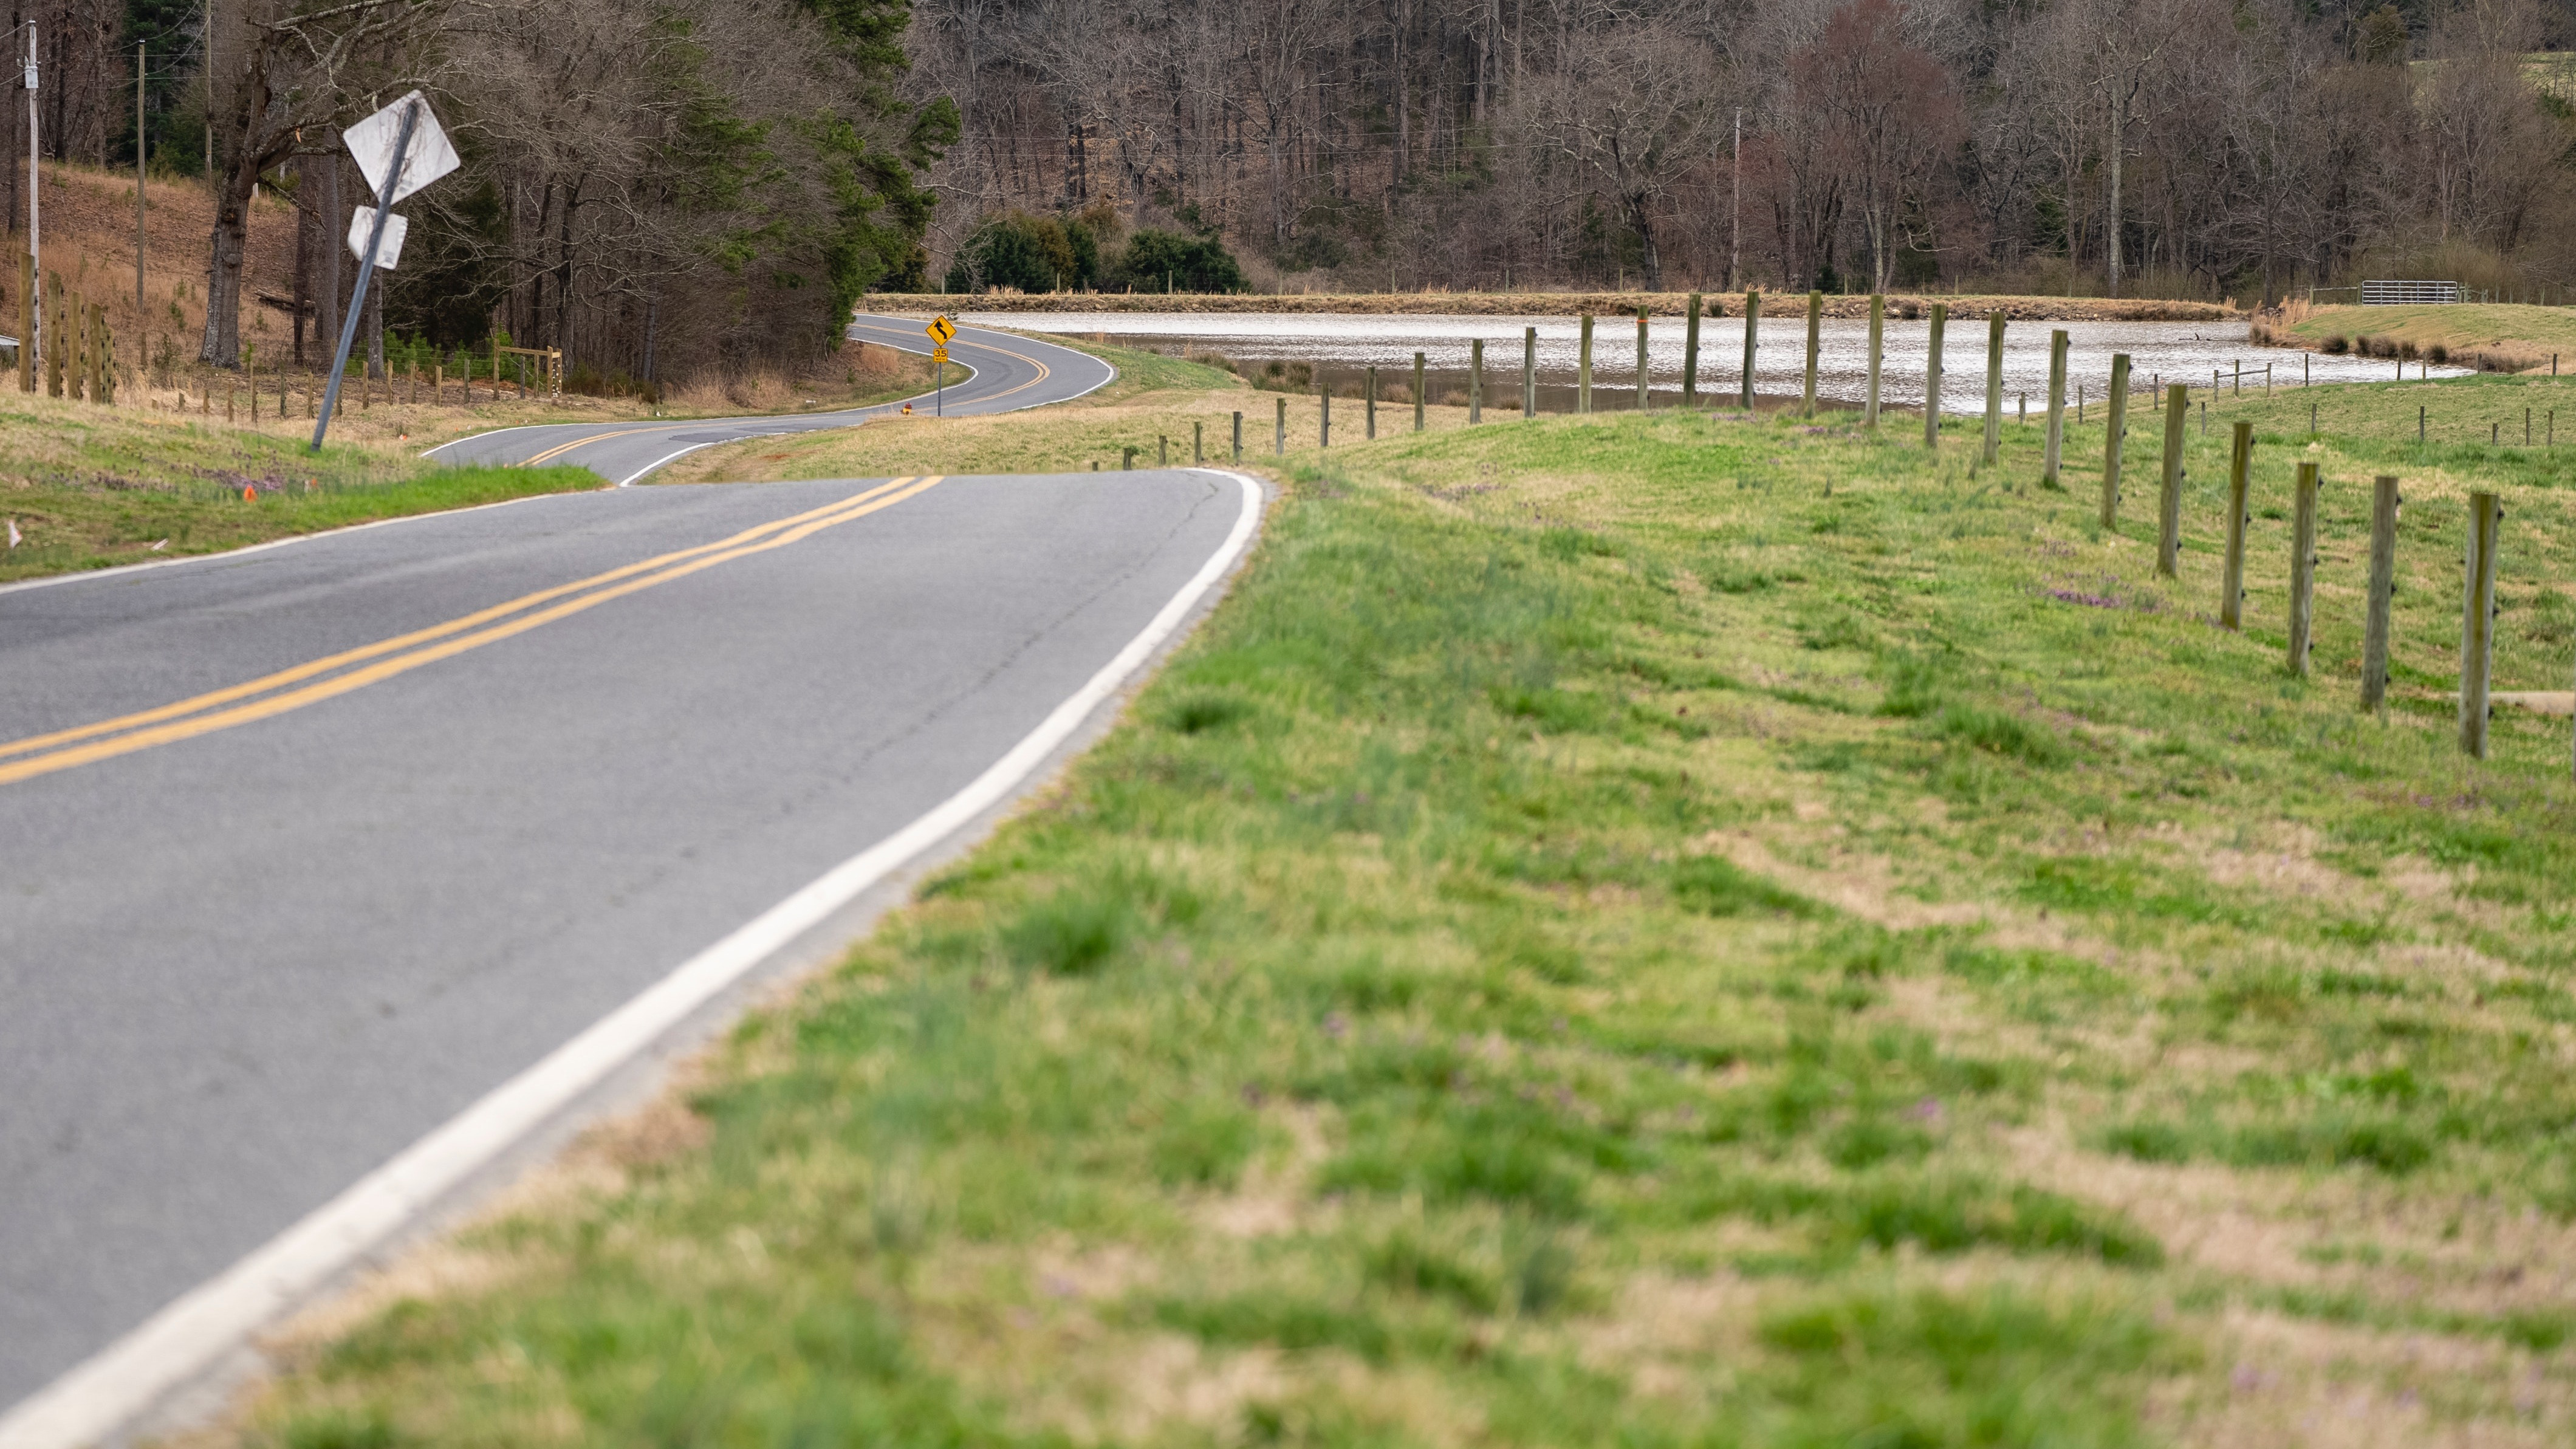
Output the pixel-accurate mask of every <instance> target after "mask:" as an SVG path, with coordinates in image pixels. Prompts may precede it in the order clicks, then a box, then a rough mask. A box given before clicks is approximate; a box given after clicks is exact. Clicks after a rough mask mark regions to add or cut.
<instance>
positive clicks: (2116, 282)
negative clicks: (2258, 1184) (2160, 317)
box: [2102, 105, 2128, 297]
mask: <svg viewBox="0 0 2576 1449" xmlns="http://www.w3.org/2000/svg"><path fill="white" fill-rule="evenodd" d="M2126 109H2128V108H2127V107H2126V106H2118V105H2115V106H2113V107H2112V108H2111V154H2110V155H2109V156H2108V157H2107V158H2105V159H2106V160H2107V161H2108V162H2109V163H2110V168H2111V210H2110V214H2109V215H2108V216H2106V217H2104V218H2103V227H2102V230H2103V245H2102V249H2103V251H2104V252H2105V253H2107V254H2108V255H2109V257H2110V284H2109V285H2110V295H2111V296H2114V297H2117V296H2119V295H2120V148H2121V147H2122V146H2123V145H2124V144H2126V143H2125V142H2124V141H2123V140H2122V138H2121V135H2120V129H2121V127H2120V122H2121V115H2120V113H2121V112H2122V111H2124V110H2126Z"/></svg>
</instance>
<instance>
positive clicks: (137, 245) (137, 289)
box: [134, 40, 143, 317]
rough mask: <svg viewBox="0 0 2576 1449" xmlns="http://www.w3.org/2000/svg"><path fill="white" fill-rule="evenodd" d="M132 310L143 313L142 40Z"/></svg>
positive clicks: (137, 60) (137, 64)
mask: <svg viewBox="0 0 2576 1449" xmlns="http://www.w3.org/2000/svg"><path fill="white" fill-rule="evenodd" d="M134 311H135V315H136V316H138V317H140V316H141V315H142V313H143V42H142V41H140V40H138V41H136V42H134Z"/></svg>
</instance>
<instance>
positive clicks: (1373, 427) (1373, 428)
mask: <svg viewBox="0 0 2576 1449" xmlns="http://www.w3.org/2000/svg"><path fill="white" fill-rule="evenodd" d="M1360 395H1361V402H1360V407H1361V408H1362V410H1363V411H1364V412H1365V413H1366V415H1367V418H1368V424H1367V427H1366V428H1365V429H1363V431H1362V437H1363V438H1365V439H1366V440H1367V441H1369V442H1375V441H1377V369H1376V368H1374V367H1371V368H1370V369H1369V370H1368V382H1367V383H1366V384H1365V385H1364V386H1363V387H1362V388H1361V389H1360Z"/></svg>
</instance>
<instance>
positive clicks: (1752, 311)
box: [1743, 287, 1762, 416]
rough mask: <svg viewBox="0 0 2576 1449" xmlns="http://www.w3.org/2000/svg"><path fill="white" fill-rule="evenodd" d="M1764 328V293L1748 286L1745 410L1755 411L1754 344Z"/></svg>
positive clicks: (1746, 292)
mask: <svg viewBox="0 0 2576 1449" xmlns="http://www.w3.org/2000/svg"><path fill="white" fill-rule="evenodd" d="M1761 330H1762V294H1761V293H1760V292H1758V291H1755V290H1754V289H1752V288H1750V287H1747V288H1746V289H1745V291H1744V397H1743V401H1744V411H1745V413H1746V415H1747V416H1750V415H1751V414H1752V412H1753V344H1754V337H1755V335H1756V334H1757V333H1759V332H1760V331H1761Z"/></svg>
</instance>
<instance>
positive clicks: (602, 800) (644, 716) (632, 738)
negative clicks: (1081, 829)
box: [0, 339, 1259, 1449]
mask: <svg viewBox="0 0 2576 1449" xmlns="http://www.w3.org/2000/svg"><path fill="white" fill-rule="evenodd" d="M871 340H874V339H871ZM975 345H977V346H985V347H995V348H999V347H1002V346H1009V347H1012V348H1013V350H1015V351H1016V350H1019V349H1018V346H1017V344H1016V342H1015V341H1013V340H1011V339H1003V341H1002V342H1000V343H985V342H983V341H981V340H980V339H979V340H978V341H977V343H976V344H975ZM961 350H963V349H961ZM1087 360H1088V359H1086V361H1087ZM990 361H991V359H990V358H989V357H987V358H986V359H985V362H986V363H987V364H990ZM1040 365H1041V366H1045V367H1046V370H1045V371H1044V372H1043V373H1038V374H1036V375H1034V376H1024V377H1023V379H1022V383H1021V384H1020V387H1021V390H1020V391H1019V392H1017V393H1013V392H1010V391H1008V390H1006V389H1004V388H1003V387H1002V386H1001V384H1002V383H1003V382H1005V381H1007V380H1008V378H1007V375H1002V376H997V374H1003V372H1004V370H1003V369H1002V368H1001V367H999V366H995V365H987V366H985V367H984V370H983V371H982V372H981V373H979V381H981V382H987V384H988V385H987V386H986V387H985V388H984V389H983V390H982V391H980V392H978V393H977V394H975V395H974V396H973V397H972V398H971V399H970V405H980V406H985V407H988V408H989V407H1008V406H1016V405H1019V404H1020V403H1021V402H1023V401H1029V400H1034V399H1032V398H1031V397H1030V394H1033V393H1039V392H1041V391H1045V390H1048V389H1051V388H1052V389H1063V388H1071V387H1076V386H1081V385H1083V384H1084V383H1085V382H1086V381H1087V379H1083V378H1080V377H1074V378H1067V377H1066V376H1065V371H1066V370H1065V369H1063V368H1060V367H1055V366H1051V365H1046V364H1040ZM793 422H794V423H796V424H798V425H819V424H818V420H815V419H805V418H800V419H795V420H793ZM844 425H846V423H844ZM682 426H684V427H690V428H698V429H704V428H707V427H708V426H709V425H708V424H704V423H698V424H688V425H682ZM734 426H741V425H734ZM626 441H628V440H627V439H625V438H606V437H594V438H593V439H591V440H590V441H589V442H587V443H585V444H583V445H582V447H584V448H601V449H605V448H611V447H613V446H615V445H618V444H623V443H625V442H626ZM547 446H556V444H552V443H549V444H547ZM575 451H576V452H578V451H580V450H579V449H576V450H575ZM579 461H589V460H588V459H579ZM618 466H622V462H621V463H620V464H618ZM1258 516H1259V490H1258V488H1257V487H1256V485H1254V484H1253V483H1252V481H1251V480H1250V479H1247V478H1243V477H1241V476H1240V475H1236V474H1229V473H1222V472H1216V471H1213V470H1199V469H1174V470H1157V471H1149V472H1133V473H1115V474H1106V475H1104V474H1074V475H1063V476H1052V477H946V478H943V477H920V478H910V479H894V480H861V481H850V480H839V481H816V482H797V483H770V484H747V485H746V484H737V485H725V486H671V487H660V488H633V489H615V490H601V491H596V492H590V493H581V494H563V495H553V496H546V497H538V498H530V499H524V500H520V501H517V502H513V503H509V504H504V505H499V506H495V507H490V508H483V509H475V510H468V511H463V512H457V513H448V514H438V515H431V516H427V517H422V518H415V519H406V520H402V521H400V522H398V523H394V524H386V525H378V526H374V527H368V528H358V529H350V530H344V531H342V532H339V533H335V534H327V535H320V536H316V537H313V538H309V539H305V540H301V541H298V542H296V543H293V544H291V545H288V546H282V547H272V548H268V549H264V550H259V551H256V552H245V553H240V554H231V555H214V556H210V557H207V558H203V559H190V560H182V561H180V562H177V563H174V564H169V565H162V566H157V567H152V568H147V569H134V570H123V571H116V572H110V573H101V574H90V575H76V576H71V577H67V578H61V579H53V580H43V581H38V582H36V583H33V584H25V585H16V586H11V587H8V588H5V589H0V678H6V679H8V680H9V681H10V688H9V689H8V690H6V691H0V881H6V883H7V886H6V889H5V890H0V1406H10V1405H14V1406H15V1407H13V1408H11V1407H0V1446H7V1449H20V1446H46V1449H52V1446H57V1445H72V1444H78V1443H84V1442H88V1441H89V1440H90V1439H92V1438H94V1437H97V1436H98V1435H100V1434H102V1433H104V1432H107V1431H110V1430H114V1429H116V1428H118V1427H119V1426H122V1425H125V1424H127V1423H129V1422H131V1419H132V1416H133V1415H134V1414H135V1413H136V1412H137V1411H138V1410H139V1409H142V1408H144V1407H146V1406H148V1405H149V1404H150V1403H152V1402H153V1401H155V1400H156V1399H159V1398H161V1397H162V1396H164V1395H165V1394H166V1393H167V1392H169V1391H171V1390H173V1389H184V1388H186V1387H187V1386H188V1385H189V1384H190V1383H192V1382H194V1381H196V1380H197V1379H198V1378H199V1377H200V1376H201V1375H202V1374H203V1373H204V1372H205V1371H206V1370H207V1369H208V1367H209V1365H210V1364H213V1363H215V1362H216V1361H217V1360H218V1359H219V1358H220V1357H221V1356H222V1355H224V1354H226V1353H228V1352H231V1351H233V1350H234V1349H235V1348H236V1346H237V1345H238V1344H239V1343H240V1342H242V1340H243V1336H244V1334H245V1333H246V1332H247V1331H248V1330H249V1329H250V1328H251V1327H253V1326H256V1325H257V1324H259V1323H262V1322H266V1321H270V1320H273V1319H274V1318H275V1317H276V1316H277V1315H278V1314H279V1313H280V1312H281V1311H283V1310H285V1309H287V1308H289V1307H291V1306H293V1305H294V1304H295V1303H296V1302H298V1301H300V1300H303V1299H306V1298H309V1297H310V1296H311V1295H312V1294H313V1293H315V1292H317V1291H321V1290H323V1289H325V1288H326V1287H327V1286H328V1285H329V1284H330V1283H332V1282H333V1281H335V1277H336V1275H339V1274H341V1273H343V1272H344V1271H345V1270H346V1269H347V1268H348V1267H349V1266H350V1265H351V1263H352V1262H353V1261H358V1260H360V1259H362V1258H363V1255H365V1254H366V1253H368V1252H370V1251H372V1250H374V1249H376V1248H378V1247H380V1246H382V1245H383V1244H385V1243H388V1242H390V1241H394V1240H396V1239H398V1238H399V1237H400V1236H401V1235H402V1234H404V1233H406V1232H409V1231H414V1230H417V1228H418V1227H419V1226H420V1225H421V1223H423V1222H424V1221H426V1220H428V1219H429V1218H430V1217H432V1216H434V1215H435V1214H436V1213H438V1212H440V1211H444V1210H448V1209H451V1208H452V1207H453V1206H454V1204H456V1203H457V1202H459V1201H462V1200H464V1199H466V1198H468V1197H470V1196H471V1195H472V1194H473V1193H475V1192H477V1191H479V1190H482V1189H483V1188H485V1187H488V1186H489V1185H490V1183H491V1182H492V1181H493V1180H494V1179H495V1175H496V1174H498V1173H500V1172H504V1171H506V1170H507V1168H508V1165H509V1163H510V1162H512V1161H516V1160H519V1159H518V1158H513V1157H511V1156H510V1154H511V1153H512V1152H513V1151H516V1152H518V1153H520V1154H522V1155H524V1154H525V1153H526V1152H527V1151H529V1150H531V1146H530V1145H531V1144H537V1145H542V1144H543V1143H545V1142H547V1141H552V1140H559V1137H560V1133H561V1131H562V1130H563V1124H564V1123H565V1122H566V1121H568V1120H570V1119H572V1118H573V1117H575V1116H577V1115H578V1114H579V1113H581V1112H584V1111H591V1110H596V1109H597V1107H598V1105H599V1104H601V1103H602V1102H603V1101H606V1100H610V1099H613V1098H615V1097H616V1096H617V1095H619V1094H620V1093H631V1092H632V1091H633V1090H634V1089H635V1085H636V1082H637V1080H638V1078H639V1076H641V1075H642V1074H643V1073H644V1071H645V1068H644V1067H643V1066H639V1065H638V1063H639V1062H641V1063H649V1061H650V1060H651V1059H652V1058H653V1056H654V1055H655V1054H656V1053H662V1052H667V1051H669V1050H671V1049H673V1047H674V1046H675V1045H677V1044H683V1043H685V1042H687V1041H689V1040H693V1039H695V1038H696V1036H697V1034H699V1033H702V1032H703V1031H704V1030H706V1029H707V1028H708V1027H709V1025H710V1024H711V1023H713V1022H715V1021H718V1020H721V1018H722V1016H723V1014H724V1013H725V1012H726V1011H727V1010H728V1009H729V1007H730V1005H731V1003H733V1002H734V1001H737V1000H738V999H739V993H740V992H741V991H742V990H744V989H747V988H746V987H745V983H747V982H750V981H753V980H755V979H758V978H759V977H761V976H764V975H766V974H769V973H774V972H776V971H779V970H783V969H789V968H792V967H794V966H796V965H799V964H803V963H808V962H812V961H817V960H820V959H824V958H826V957H827V956H829V955H830V954H831V953H833V952H834V951H836V950H837V949H838V948H839V946H840V945H841V944H842V943H844V942H846V941H847V940H848V939H849V938H850V937H851V936H852V935H853V934H854V933H855V932H856V931H857V930H858V929H860V928H861V927H862V926H863V924H864V922H865V920H866V919H867V917H868V916H869V914H870V913H872V912H873V911H874V910H876V909H879V908H881V907H882V905H884V904H885V903H887V902H889V901H891V900H892V899H894V898H895V897H896V895H897V894H898V893H899V892H900V890H901V889H902V888H903V885H904V882H905V881H906V880H907V879H908V878H909V876H908V872H910V871H913V870H917V869H918V868H920V867H921V866H922V864H923V863H925V862H926V861H929V860H932V859H935V858H938V857H940V856H942V855H944V854H947V853H952V852H953V851H955V850H957V849H962V848H963V845H964V843H965V842H967V841H970V840H971V839H972V838H974V836H975V835H976V834H977V833H978V832H979V831H980V830H981V829H982V828H984V827H985V826H986V825H987V824H988V823H989V822H990V821H991V820H992V819H993V818H994V817H995V816H996V815H997V814H998V813H999V812H1000V811H1002V810H1004V809H1006V808H1007V807H1008V805H1009V803H1010V802H1011V800H1013V799H1015V798H1016V796H1017V794H1018V793H1019V792H1020V791H1022V790H1023V789H1025V788H1027V787H1028V786H1029V785H1030V784H1032V783H1033V782H1034V781H1036V780H1037V779H1039V778H1041V777H1042V775H1043V773H1044V771H1045V770H1046V769H1047V768H1049V767H1050V766H1051V764H1052V763H1053V762H1054V761H1057V760H1060V759H1061V758H1063V757H1064V755H1065V754H1066V753H1067V752H1069V751H1071V750H1073V749H1076V748H1078V747H1079V746H1080V745H1081V744H1082V743H1083V742H1084V741H1085V740H1087V739H1088V738H1089V737H1090V735H1091V734H1092V733H1094V732H1096V731H1097V730H1098V729H1100V728H1104V727H1105V726H1106V721H1107V719H1108V717H1109V715H1110V713H1111V712H1112V711H1113V710H1114V707H1115V701H1116V699H1117V697H1118V695H1119V693H1120V692H1121V690H1122V689H1123V687H1124V686H1125V685H1126V684H1127V683H1128V682H1129V681H1130V680H1132V678H1133V677H1134V676H1135V674H1136V672H1137V671H1138V670H1139V669H1141V668H1142V667H1144V666H1145V664H1147V663H1148V662H1149V661H1150V659H1151V658H1152V657H1154V655H1155V654H1156V652H1157V651H1158V650H1160V649H1161V648H1163V647H1164V646H1165V645H1166V644H1167V643H1168V641H1169V640H1170V639H1172V638H1175V637H1177V632H1178V631H1179V630H1180V629H1181V628H1183V627H1185V625H1186V624H1187V622H1188V621H1189V620H1190V619H1191V618H1193V617H1195V614H1196V612H1197V611H1198V610H1200V609H1203V608H1204V607H1206V606H1207V604H1208V603H1209V602H1210V601H1211V600H1212V599H1213V598H1214V596H1215V592H1214V591H1215V590H1216V589H1217V588H1218V587H1219V586H1220V585H1221V583H1222V580H1223V578H1224V576H1225V575H1226V573H1227V571H1228V570H1229V569H1230V568H1231V567H1232V566H1233V565H1234V563H1235V562H1236V561H1237V560H1238V559H1239V558H1240V557H1241V556H1242V552H1243V550H1244V549H1245V548H1246V547H1247V546H1248V543H1249V540H1250V537H1251V535H1252V532H1253V530H1254V528H1255V527H1256V525H1257V520H1258ZM496 1164H497V1165H496Z"/></svg>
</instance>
